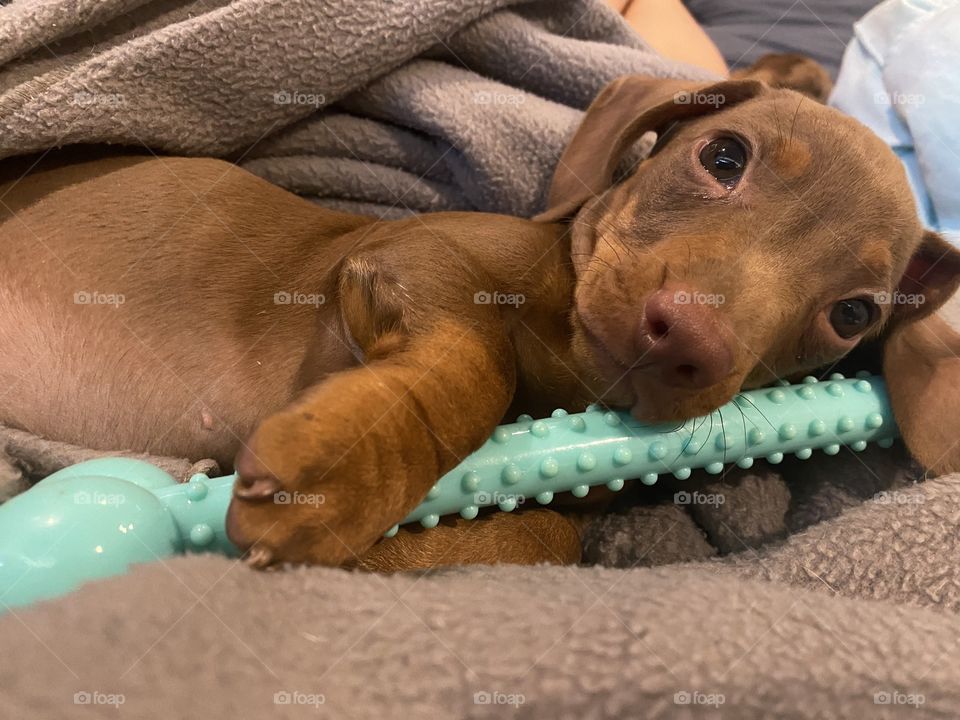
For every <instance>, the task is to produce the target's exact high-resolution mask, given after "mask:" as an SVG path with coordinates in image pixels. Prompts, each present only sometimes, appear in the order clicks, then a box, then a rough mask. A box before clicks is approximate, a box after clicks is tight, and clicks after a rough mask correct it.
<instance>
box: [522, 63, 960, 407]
mask: <svg viewBox="0 0 960 720" xmlns="http://www.w3.org/2000/svg"><path fill="white" fill-rule="evenodd" d="M646 132H655V133H657V142H656V145H655V146H654V149H653V151H652V153H651V154H650V156H649V157H648V158H647V159H645V160H644V161H643V162H641V163H640V165H639V166H638V167H637V168H636V169H635V170H634V171H633V172H632V173H630V174H629V175H628V176H627V177H626V179H624V180H623V181H622V182H619V183H616V182H615V179H614V174H615V171H616V169H617V165H618V163H619V162H620V161H621V160H622V159H623V156H624V154H625V153H626V152H627V151H628V150H629V149H630V148H631V146H632V145H633V144H634V143H635V142H636V140H637V139H638V138H639V137H640V136H641V135H642V134H644V133H646ZM561 218H572V226H571V243H572V256H573V263H574V267H575V269H576V274H577V284H576V290H575V298H574V309H573V326H574V333H575V336H574V349H575V352H576V354H577V357H578V361H579V363H580V364H581V367H582V368H583V369H584V370H585V371H586V373H585V374H586V375H587V376H589V377H590V378H592V381H593V384H594V387H593V389H594V391H595V392H596V393H597V394H598V395H600V396H601V397H602V398H603V399H605V400H606V401H607V402H610V403H611V404H615V405H620V406H626V407H630V408H632V410H633V413H634V415H635V416H637V417H638V418H640V419H643V420H648V421H666V420H680V419H685V418H689V417H693V416H697V415H700V414H703V413H706V412H708V411H710V410H713V409H715V408H716V407H718V406H720V405H721V404H723V403H725V402H727V401H728V400H730V399H731V398H732V397H733V395H734V394H735V393H736V392H737V391H739V390H740V389H741V388H743V387H753V386H757V385H762V384H765V383H768V382H770V381H772V380H774V379H775V378H794V377H797V376H800V375H802V374H805V373H806V372H808V371H810V370H812V369H814V368H817V367H819V366H822V365H825V364H827V363H830V362H832V361H834V360H837V359H839V358H841V357H842V356H843V355H845V354H846V353H848V352H850V351H851V350H852V349H853V348H854V347H855V346H856V345H857V344H858V343H860V342H862V341H863V340H865V339H868V338H871V337H875V336H877V334H879V333H880V332H881V331H882V330H883V329H884V328H885V327H892V326H894V325H896V324H898V323H905V322H912V321H914V320H917V319H920V318H922V317H924V316H925V315H927V314H929V313H930V312H932V311H933V310H935V309H936V308H937V307H938V306H939V305H940V304H941V303H942V302H943V301H944V300H945V299H946V298H947V297H949V295H950V294H952V293H953V291H954V290H955V289H956V287H957V284H958V281H960V253H957V252H956V251H955V250H953V249H952V248H951V246H949V245H948V244H947V243H946V242H944V241H943V240H942V239H941V238H939V237H938V236H936V235H935V234H932V233H925V232H924V230H923V228H922V226H921V225H920V223H919V221H918V219H917V213H916V208H915V205H914V201H913V197H912V195H911V193H910V189H909V186H908V184H907V179H906V175H905V173H904V171H903V168H902V166H901V164H900V162H899V160H898V159H897V158H896V156H895V155H894V154H893V153H892V152H891V150H890V149H889V148H888V147H887V146H886V144H885V143H883V142H882V141H881V140H880V139H879V138H877V137H876V136H875V135H873V134H872V133H871V132H870V131H869V130H868V129H866V128H865V127H864V126H862V125H860V124H859V123H858V122H856V121H855V120H852V119H851V118H848V117H846V116H844V115H842V114H840V113H839V112H836V111H835V110H832V109H830V108H826V107H824V106H822V105H818V104H816V103H815V102H813V101H811V100H810V99H809V98H804V97H803V96H801V95H799V94H797V93H794V92H791V91H788V90H776V89H771V88H769V87H767V86H766V85H764V84H762V83H760V82H757V81H754V80H738V81H726V82H720V83H716V84H714V85H710V86H701V87H690V86H689V85H684V84H682V83H680V82H677V81H663V80H652V79H649V78H642V77H625V78H621V79H619V80H617V81H615V82H614V83H613V84H611V85H609V86H608V87H607V88H606V89H604V91H603V92H602V93H601V94H600V95H599V96H598V98H597V99H596V101H595V102H594V103H593V105H591V107H590V108H589V110H588V111H587V114H586V116H585V119H584V121H583V123H582V125H581V127H580V128H579V130H578V131H577V133H576V134H575V136H574V138H573V141H572V143H571V144H570V146H569V147H568V149H567V150H566V152H565V153H564V155H563V157H562V158H561V161H560V165H559V167H558V170H557V173H556V176H555V178H554V182H553V185H552V187H551V194H550V204H549V208H548V210H547V211H546V212H545V213H544V214H543V215H541V216H540V219H543V220H557V219H561Z"/></svg>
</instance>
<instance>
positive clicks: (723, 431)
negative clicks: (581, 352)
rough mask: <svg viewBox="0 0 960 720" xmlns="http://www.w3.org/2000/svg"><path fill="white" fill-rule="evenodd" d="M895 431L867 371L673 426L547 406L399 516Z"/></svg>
mask: <svg viewBox="0 0 960 720" xmlns="http://www.w3.org/2000/svg"><path fill="white" fill-rule="evenodd" d="M896 436H897V429H896V426H895V424H894V420H893V414H892V411H891V409H890V405H889V402H888V400H887V397H886V393H885V387H884V385H883V380H882V379H881V378H879V377H871V376H869V375H867V374H862V375H861V376H858V377H857V378H851V379H847V378H844V377H843V376H842V375H840V374H834V375H832V376H831V377H830V379H829V380H824V381H818V380H817V379H816V378H814V377H807V378H804V380H803V382H802V383H801V384H799V385H789V384H787V383H782V384H781V385H780V386H779V387H774V388H764V389H759V390H750V391H747V392H743V393H740V394H738V395H737V396H736V397H735V398H734V400H733V401H732V402H730V403H728V404H726V405H724V406H723V407H721V408H719V409H718V410H715V411H713V412H712V413H710V414H709V415H706V416H704V417H700V418H694V419H691V420H688V421H687V422H685V423H682V424H673V425H647V424H644V423H640V422H638V421H636V420H634V419H633V418H632V417H630V416H629V415H628V414H626V413H622V412H614V411H611V410H604V409H602V408H600V407H591V408H590V409H588V411H587V412H585V413H578V414H573V415H571V414H568V413H567V412H565V411H564V410H556V411H554V413H553V415H552V416H551V417H550V418H545V419H542V420H534V419H533V418H531V417H530V416H528V415H521V416H520V417H519V418H518V419H517V422H516V423H514V424H512V425H502V426H500V427H498V428H497V429H496V430H495V431H494V433H493V435H492V436H491V437H490V439H489V440H487V442H486V443H484V445H483V447H481V448H480V449H479V450H478V451H477V452H476V453H474V454H473V455H471V456H470V457H469V458H467V459H466V460H465V461H464V462H463V463H462V464H461V465H460V466H459V467H457V468H456V469H455V470H453V471H451V472H450V473H448V474H447V475H445V476H444V477H443V478H441V479H440V481H439V482H438V483H437V484H436V485H435V486H434V488H433V489H432V490H431V491H430V493H429V494H428V495H427V498H426V500H424V502H423V503H422V504H421V505H420V506H419V507H417V508H416V510H414V512H412V513H411V514H410V515H409V516H407V517H406V518H405V519H404V521H403V522H404V523H408V522H414V521H419V522H420V523H421V524H422V525H423V526H424V527H428V528H429V527H433V526H435V525H436V524H437V523H438V522H439V519H440V517H441V516H443V515H446V514H449V513H456V512H458V513H460V515H461V517H464V518H466V519H472V518H475V517H477V515H478V514H479V511H480V508H482V507H487V506H493V505H496V506H497V507H499V508H500V509H501V510H503V511H505V512H510V511H512V510H515V509H517V508H518V507H521V506H522V505H523V504H525V503H530V502H536V503H539V504H541V505H544V504H547V503H549V502H551V501H552V500H553V498H554V495H555V494H556V493H560V492H570V493H572V494H573V495H574V496H576V497H584V496H586V495H587V494H588V493H589V491H590V488H591V487H592V486H596V485H601V484H604V485H606V486H607V487H608V488H610V489H611V490H614V491H617V490H620V489H621V488H622V487H623V485H624V480H625V479H629V478H639V479H640V480H641V482H643V483H644V484H646V485H653V484H654V483H655V482H656V481H657V478H658V477H659V476H660V475H662V474H664V473H669V474H672V475H673V476H674V477H676V478H678V479H681V480H683V479H686V478H688V477H690V475H691V472H692V471H693V470H694V469H697V468H703V469H704V470H706V472H708V473H713V474H718V473H720V472H722V471H723V468H724V466H725V465H726V464H728V463H736V464H737V465H738V466H739V467H741V468H748V467H750V466H751V465H752V464H753V463H754V461H755V460H756V459H757V458H763V459H765V460H766V461H767V462H770V463H773V464H776V463H779V462H781V461H782V460H783V458H784V456H785V455H786V454H788V453H792V454H794V455H795V456H796V457H798V458H800V459H802V460H806V459H807V458H809V457H811V456H812V454H813V451H814V450H823V452H825V453H826V454H828V455H836V454H837V453H838V452H840V448H841V446H843V445H847V446H849V447H850V448H851V449H853V450H855V451H858V452H859V451H861V450H863V449H865V448H866V446H867V442H869V441H876V442H878V443H879V444H880V445H883V446H885V447H887V446H889V445H890V444H891V443H892V442H893V439H894V438H895V437H896ZM396 531H397V527H396V526H395V527H394V528H391V529H390V531H388V532H387V535H388V536H390V535H393V534H394V533H396Z"/></svg>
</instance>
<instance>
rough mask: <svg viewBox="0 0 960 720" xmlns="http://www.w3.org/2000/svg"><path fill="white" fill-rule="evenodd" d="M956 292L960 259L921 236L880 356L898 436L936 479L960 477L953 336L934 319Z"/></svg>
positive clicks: (933, 237) (959, 382)
mask: <svg viewBox="0 0 960 720" xmlns="http://www.w3.org/2000/svg"><path fill="white" fill-rule="evenodd" d="M958 285H960V252H958V251H957V250H956V249H955V248H954V247H953V246H952V245H950V244H949V243H947V242H946V241H945V240H943V238H941V237H940V236H939V235H937V234H935V233H931V232H926V233H924V238H923V242H922V243H921V245H920V247H919V248H918V249H917V251H916V252H915V253H914V254H913V256H912V257H911V259H910V262H909V263H908V264H907V269H906V272H905V273H904V275H903V279H902V280H901V281H900V285H899V288H898V293H899V297H900V298H901V299H905V300H906V301H907V302H901V303H898V304H897V305H895V306H894V312H893V316H892V317H891V323H890V327H889V330H888V333H887V335H886V342H885V344H884V348H883V374H884V377H885V379H886V383H887V390H888V392H889V394H890V404H891V406H892V407H893V414H894V417H895V418H896V419H897V425H898V426H899V427H900V434H901V435H902V436H903V440H904V442H905V443H906V445H907V448H908V449H909V450H910V452H911V454H912V455H913V456H914V457H915V458H916V459H917V461H918V462H920V464H921V465H923V466H924V467H925V468H927V469H928V470H930V471H933V472H935V473H938V474H940V473H947V472H958V471H960V334H958V333H957V332H956V331H955V330H954V329H953V328H952V327H951V326H950V324H949V323H947V322H946V320H944V318H943V317H941V316H939V315H935V314H934V312H935V311H936V310H937V309H938V308H940V307H941V306H942V305H943V304H944V302H946V301H947V300H948V299H949V298H950V296H951V295H952V294H953V293H954V292H955V291H956V289H957V287H958ZM911 296H913V297H912V298H911ZM919 298H923V300H922V301H919V300H918V302H912V301H911V300H913V299H919ZM954 314H956V315H958V316H960V312H958V313H954Z"/></svg>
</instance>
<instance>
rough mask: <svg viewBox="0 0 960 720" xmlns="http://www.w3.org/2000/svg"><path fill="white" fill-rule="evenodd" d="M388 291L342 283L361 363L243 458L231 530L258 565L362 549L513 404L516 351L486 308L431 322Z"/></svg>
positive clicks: (304, 402) (271, 426)
mask: <svg viewBox="0 0 960 720" xmlns="http://www.w3.org/2000/svg"><path fill="white" fill-rule="evenodd" d="M464 289H465V288H464ZM381 301H382V298H378V297H376V294H374V296H365V297H361V298H359V299H358V300H357V302H355V303H354V302H353V301H352V300H351V297H350V292H347V294H346V296H345V299H344V300H343V302H344V303H345V307H346V308H347V309H346V310H345V311H344V315H345V319H346V320H347V323H346V324H347V325H348V326H350V327H351V334H352V335H353V337H354V338H355V339H356V340H357V342H358V344H359V345H360V347H361V348H362V349H363V350H364V354H365V356H366V361H365V363H364V364H363V365H362V366H360V367H356V368H352V369H349V370H344V371H341V372H338V373H335V374H333V375H330V376H328V377H327V378H326V379H324V380H323V381H322V382H320V383H319V384H318V385H316V386H314V387H312V388H311V389H309V390H308V391H307V392H306V393H305V394H304V395H303V396H302V398H301V399H300V400H299V401H297V402H295V403H294V404H293V405H291V406H290V407H288V408H287V409H285V410H283V411H281V412H279V413H277V414H275V415H273V416H271V417H268V418H267V419H266V420H265V421H264V422H263V423H262V424H261V425H260V426H259V427H258V428H257V430H256V431H255V432H254V434H253V436H252V438H251V439H250V442H249V443H248V444H247V446H246V448H245V449H244V450H242V451H241V453H240V455H239V456H238V458H237V467H236V469H237V471H238V473H239V479H238V481H237V484H236V486H235V489H234V499H233V502H232V503H231V506H230V511H229V515H228V520H227V525H228V533H229V534H230V537H231V539H232V540H233V541H234V542H235V543H236V544H237V545H239V546H240V547H244V548H250V554H249V556H248V557H249V561H250V563H251V564H253V565H257V566H264V565H267V564H270V563H272V562H280V561H290V562H311V563H319V564H326V565H337V564H340V563H343V562H344V561H347V560H354V559H356V558H357V557H358V556H359V555H361V554H362V553H363V552H364V551H366V550H367V549H368V548H369V547H370V546H371V545H372V544H373V543H374V542H375V541H376V540H377V538H379V537H380V536H381V534H382V533H383V532H384V531H386V530H387V529H389V528H390V527H391V526H392V525H394V524H395V523H397V522H399V521H400V520H402V519H403V518H404V517H405V516H406V515H407V514H408V513H409V512H410V511H411V510H412V509H413V508H414V507H416V506H417V504H418V503H420V502H421V500H422V499H423V498H424V496H425V495H426V494H427V492H429V490H430V488H431V487H432V486H433V484H434V483H435V482H436V481H437V479H438V478H439V477H440V476H441V475H443V474H444V473H445V472H447V471H449V470H450V469H452V468H453V467H454V466H455V465H456V464H457V463H459V462H460V460H462V459H463V458H464V457H465V456H466V455H468V454H469V453H471V452H473V451H474V450H476V449H477V448H478V447H479V446H480V445H481V444H482V443H483V441H484V440H485V439H486V438H487V437H488V436H489V434H490V433H491V432H492V431H493V429H494V427H496V424H497V423H498V422H499V421H500V420H501V418H502V416H503V414H504V412H505V411H506V409H507V407H508V405H509V403H510V399H511V397H512V395H513V391H514V376H515V369H514V359H513V354H512V352H511V350H510V345H509V341H508V340H507V339H506V336H505V334H504V332H503V329H502V325H501V323H499V322H498V321H497V318H496V315H495V314H494V312H492V311H491V309H490V308H489V307H485V306H476V305H472V304H471V305H470V306H468V307H465V308H464V312H463V313H462V314H460V315H455V314H454V313H453V312H450V311H449V309H448V310H439V309H435V308H433V309H431V312H429V313H426V315H429V316H431V319H430V320H429V321H427V320H426V319H425V318H424V316H423V315H417V314H413V315H411V313H410V312H390V311H388V312H387V315H389V317H385V316H384V312H385V310H384V308H385V307H387V308H389V303H383V302H381ZM358 308H359V309H358ZM394 310H397V308H394ZM351 315H352V317H351ZM414 328H415V329H414Z"/></svg>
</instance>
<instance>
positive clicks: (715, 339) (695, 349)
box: [636, 288, 734, 390]
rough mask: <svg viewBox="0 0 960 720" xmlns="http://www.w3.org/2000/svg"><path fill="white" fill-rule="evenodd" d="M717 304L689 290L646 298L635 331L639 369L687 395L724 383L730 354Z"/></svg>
mask: <svg viewBox="0 0 960 720" xmlns="http://www.w3.org/2000/svg"><path fill="white" fill-rule="evenodd" d="M720 302H721V299H720V298H719V297H718V296H713V295H708V294H706V293H701V292H698V291H694V290H692V289H678V288H670V289H668V288H662V289H660V290H657V291H656V292H655V293H653V294H652V295H650V297H649V298H647V302H646V303H645V305H644V308H643V318H642V319H641V321H640V326H639V328H638V330H637V341H636V344H637V358H638V359H637V366H638V367H643V368H650V369H652V370H655V371H656V372H658V373H659V377H660V379H661V380H662V382H663V383H664V384H665V385H668V386H670V387H675V388H683V389H687V390H700V389H703V388H707V387H710V386H711V385H715V384H716V383H718V382H720V381H721V380H723V379H724V378H725V377H727V376H728V375H729V374H730V373H731V372H732V371H733V367H734V353H733V350H732V348H731V342H730V340H729V339H728V337H727V335H728V333H727V331H726V328H725V327H724V324H723V322H722V315H721V312H720V310H718V307H717V306H718V305H719V303H720Z"/></svg>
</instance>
